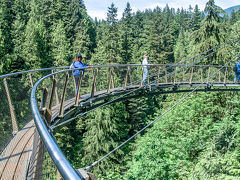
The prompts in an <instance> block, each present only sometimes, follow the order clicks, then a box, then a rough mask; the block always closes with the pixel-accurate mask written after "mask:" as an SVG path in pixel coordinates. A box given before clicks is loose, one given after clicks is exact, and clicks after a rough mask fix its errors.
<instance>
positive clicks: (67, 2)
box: [0, 0, 240, 179]
mask: <svg viewBox="0 0 240 180" xmlns="http://www.w3.org/2000/svg"><path fill="white" fill-rule="evenodd" d="M106 13H107V19H106V20H98V19H94V20H93V19H91V18H90V17H89V16H88V14H87V9H86V7H85V5H84V2H83V1H82V0H58V1H53V0H0V74H6V73H10V72H16V71H21V70H28V69H38V68H46V67H54V66H66V65H70V64H71V62H72V61H73V57H74V55H75V54H76V53H77V52H79V53H81V54H82V55H83V61H84V63H87V64H93V65H95V64H109V63H116V64H128V63H129V64H130V63H136V64H139V63H141V60H142V56H143V54H148V55H149V57H150V58H149V62H150V63H152V64H153V63H162V64H166V63H169V64H170V63H176V62H179V61H181V60H182V59H185V58H188V57H192V56H194V55H196V54H198V53H201V52H203V51H206V50H209V49H211V48H213V47H215V46H217V45H220V44H222V43H224V42H227V41H229V40H231V39H236V38H238V37H240V31H239V30H240V10H238V11H237V12H235V11H232V14H231V16H228V15H227V14H226V13H225V12H224V11H223V10H222V8H220V7H218V6H217V5H216V4H215V2H214V0H209V1H208V2H207V3H206V7H205V10H204V12H201V11H200V10H199V8H198V6H197V5H196V6H195V7H191V6H189V8H188V9H173V8H169V7H168V5H166V7H165V8H163V9H161V8H159V7H156V8H155V9H146V10H145V11H137V12H132V9H131V5H130V4H129V3H127V4H126V8H125V10H124V12H123V14H122V17H121V19H117V16H118V8H117V7H115V5H114V4H111V5H110V6H109V7H108V12H106ZM239 50H240V48H239V46H234V48H232V49H231V51H229V50H226V51H224V50H223V51H220V52H218V53H216V54H215V55H214V56H212V57H211V58H206V59H204V61H203V62H202V64H219V65H223V64H224V63H226V62H227V61H228V60H229V58H231V57H233V55H236V53H237V52H239ZM182 96H183V94H174V95H172V94H171V95H159V96H156V95H154V96H147V95H145V96H142V97H141V98H138V99H127V100H124V101H122V102H117V103H114V104H111V105H108V106H105V107H103V108H99V109H97V110H95V111H93V112H91V113H89V114H88V115H86V116H85V117H82V118H80V119H78V120H76V121H73V122H71V123H70V124H68V125H66V126H64V127H61V128H59V129H57V131H56V132H55V137H56V139H57V140H58V143H59V145H60V147H61V149H62V150H63V152H64V153H65V155H66V156H67V158H68V159H69V160H70V161H71V163H72V165H73V166H74V168H76V169H78V168H82V167H86V166H88V165H90V164H91V163H93V162H95V161H96V160H98V159H100V158H101V157H102V156H104V155H105V154H107V153H108V152H109V151H111V150H112V149H113V148H115V147H116V146H117V145H119V144H121V143H122V142H123V141H124V140H126V139H128V138H129V137H131V136H132V135H133V134H134V133H136V132H137V131H138V130H140V129H141V128H143V127H144V126H145V125H147V124H148V123H149V122H150V121H152V120H153V119H154V118H155V117H157V116H158V115H159V114H161V113H162V112H164V111H165V110H166V109H168V108H169V107H171V106H172V105H173V104H174V103H176V102H177V101H178V100H179V99H180V98H181V97H182ZM239 108H240V105H239V93H238V92H224V93H223V92H211V93H210V92H208V93H195V94H193V95H191V97H189V99H188V100H187V101H185V102H184V103H182V104H181V106H178V107H177V108H175V109H174V110H173V111H171V112H169V113H168V114H167V115H166V116H164V117H163V118H162V119H160V120H159V121H157V123H156V124H154V126H153V127H152V128H149V129H147V131H145V132H144V133H142V134H141V135H139V136H138V137H137V138H136V139H135V140H132V141H131V142H130V143H128V144H126V145H125V146H123V147H122V148H121V149H120V150H118V151H117V152H115V153H114V154H112V155H111V156H109V157H108V158H107V159H106V160H104V161H102V162H101V163H100V164H99V165H98V166H96V167H94V168H93V170H92V172H93V173H94V174H95V175H97V176H98V177H99V178H100V179H101V178H102V179H236V178H239V177H240V156H239V155H240V124H239V122H240V121H239V120H240V111H239Z"/></svg>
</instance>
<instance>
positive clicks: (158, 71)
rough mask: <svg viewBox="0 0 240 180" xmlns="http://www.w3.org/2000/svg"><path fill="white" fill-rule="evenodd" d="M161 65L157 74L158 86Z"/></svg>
mask: <svg viewBox="0 0 240 180" xmlns="http://www.w3.org/2000/svg"><path fill="white" fill-rule="evenodd" d="M160 72H161V66H159V68H158V75H157V84H156V85H157V86H158V85H159V78H160Z"/></svg>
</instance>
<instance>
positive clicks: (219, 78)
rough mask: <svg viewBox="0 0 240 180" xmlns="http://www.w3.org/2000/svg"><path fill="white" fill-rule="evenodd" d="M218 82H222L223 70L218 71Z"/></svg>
mask: <svg viewBox="0 0 240 180" xmlns="http://www.w3.org/2000/svg"><path fill="white" fill-rule="evenodd" d="M218 82H219V83H220V82H221V71H219V72H218Z"/></svg>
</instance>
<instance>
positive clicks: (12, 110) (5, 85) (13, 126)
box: [3, 78, 18, 135]
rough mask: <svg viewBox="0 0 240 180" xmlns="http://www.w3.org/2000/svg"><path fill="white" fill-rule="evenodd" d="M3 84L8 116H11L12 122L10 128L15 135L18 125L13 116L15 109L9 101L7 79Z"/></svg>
mask: <svg viewBox="0 0 240 180" xmlns="http://www.w3.org/2000/svg"><path fill="white" fill-rule="evenodd" d="M3 83H4V87H5V91H6V94H7V99H8V106H9V109H10V115H11V120H12V128H13V131H12V134H13V135H15V134H17V132H18V124H17V120H16V116H15V109H14V106H13V104H12V100H11V96H10V92H9V89H8V84H7V79H6V78H4V79H3Z"/></svg>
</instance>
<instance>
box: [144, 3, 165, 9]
mask: <svg viewBox="0 0 240 180" xmlns="http://www.w3.org/2000/svg"><path fill="white" fill-rule="evenodd" d="M166 4H167V3H166ZM166 4H163V3H154V4H151V5H150V6H147V7H146V9H154V8H156V7H160V8H164V7H166Z"/></svg>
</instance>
